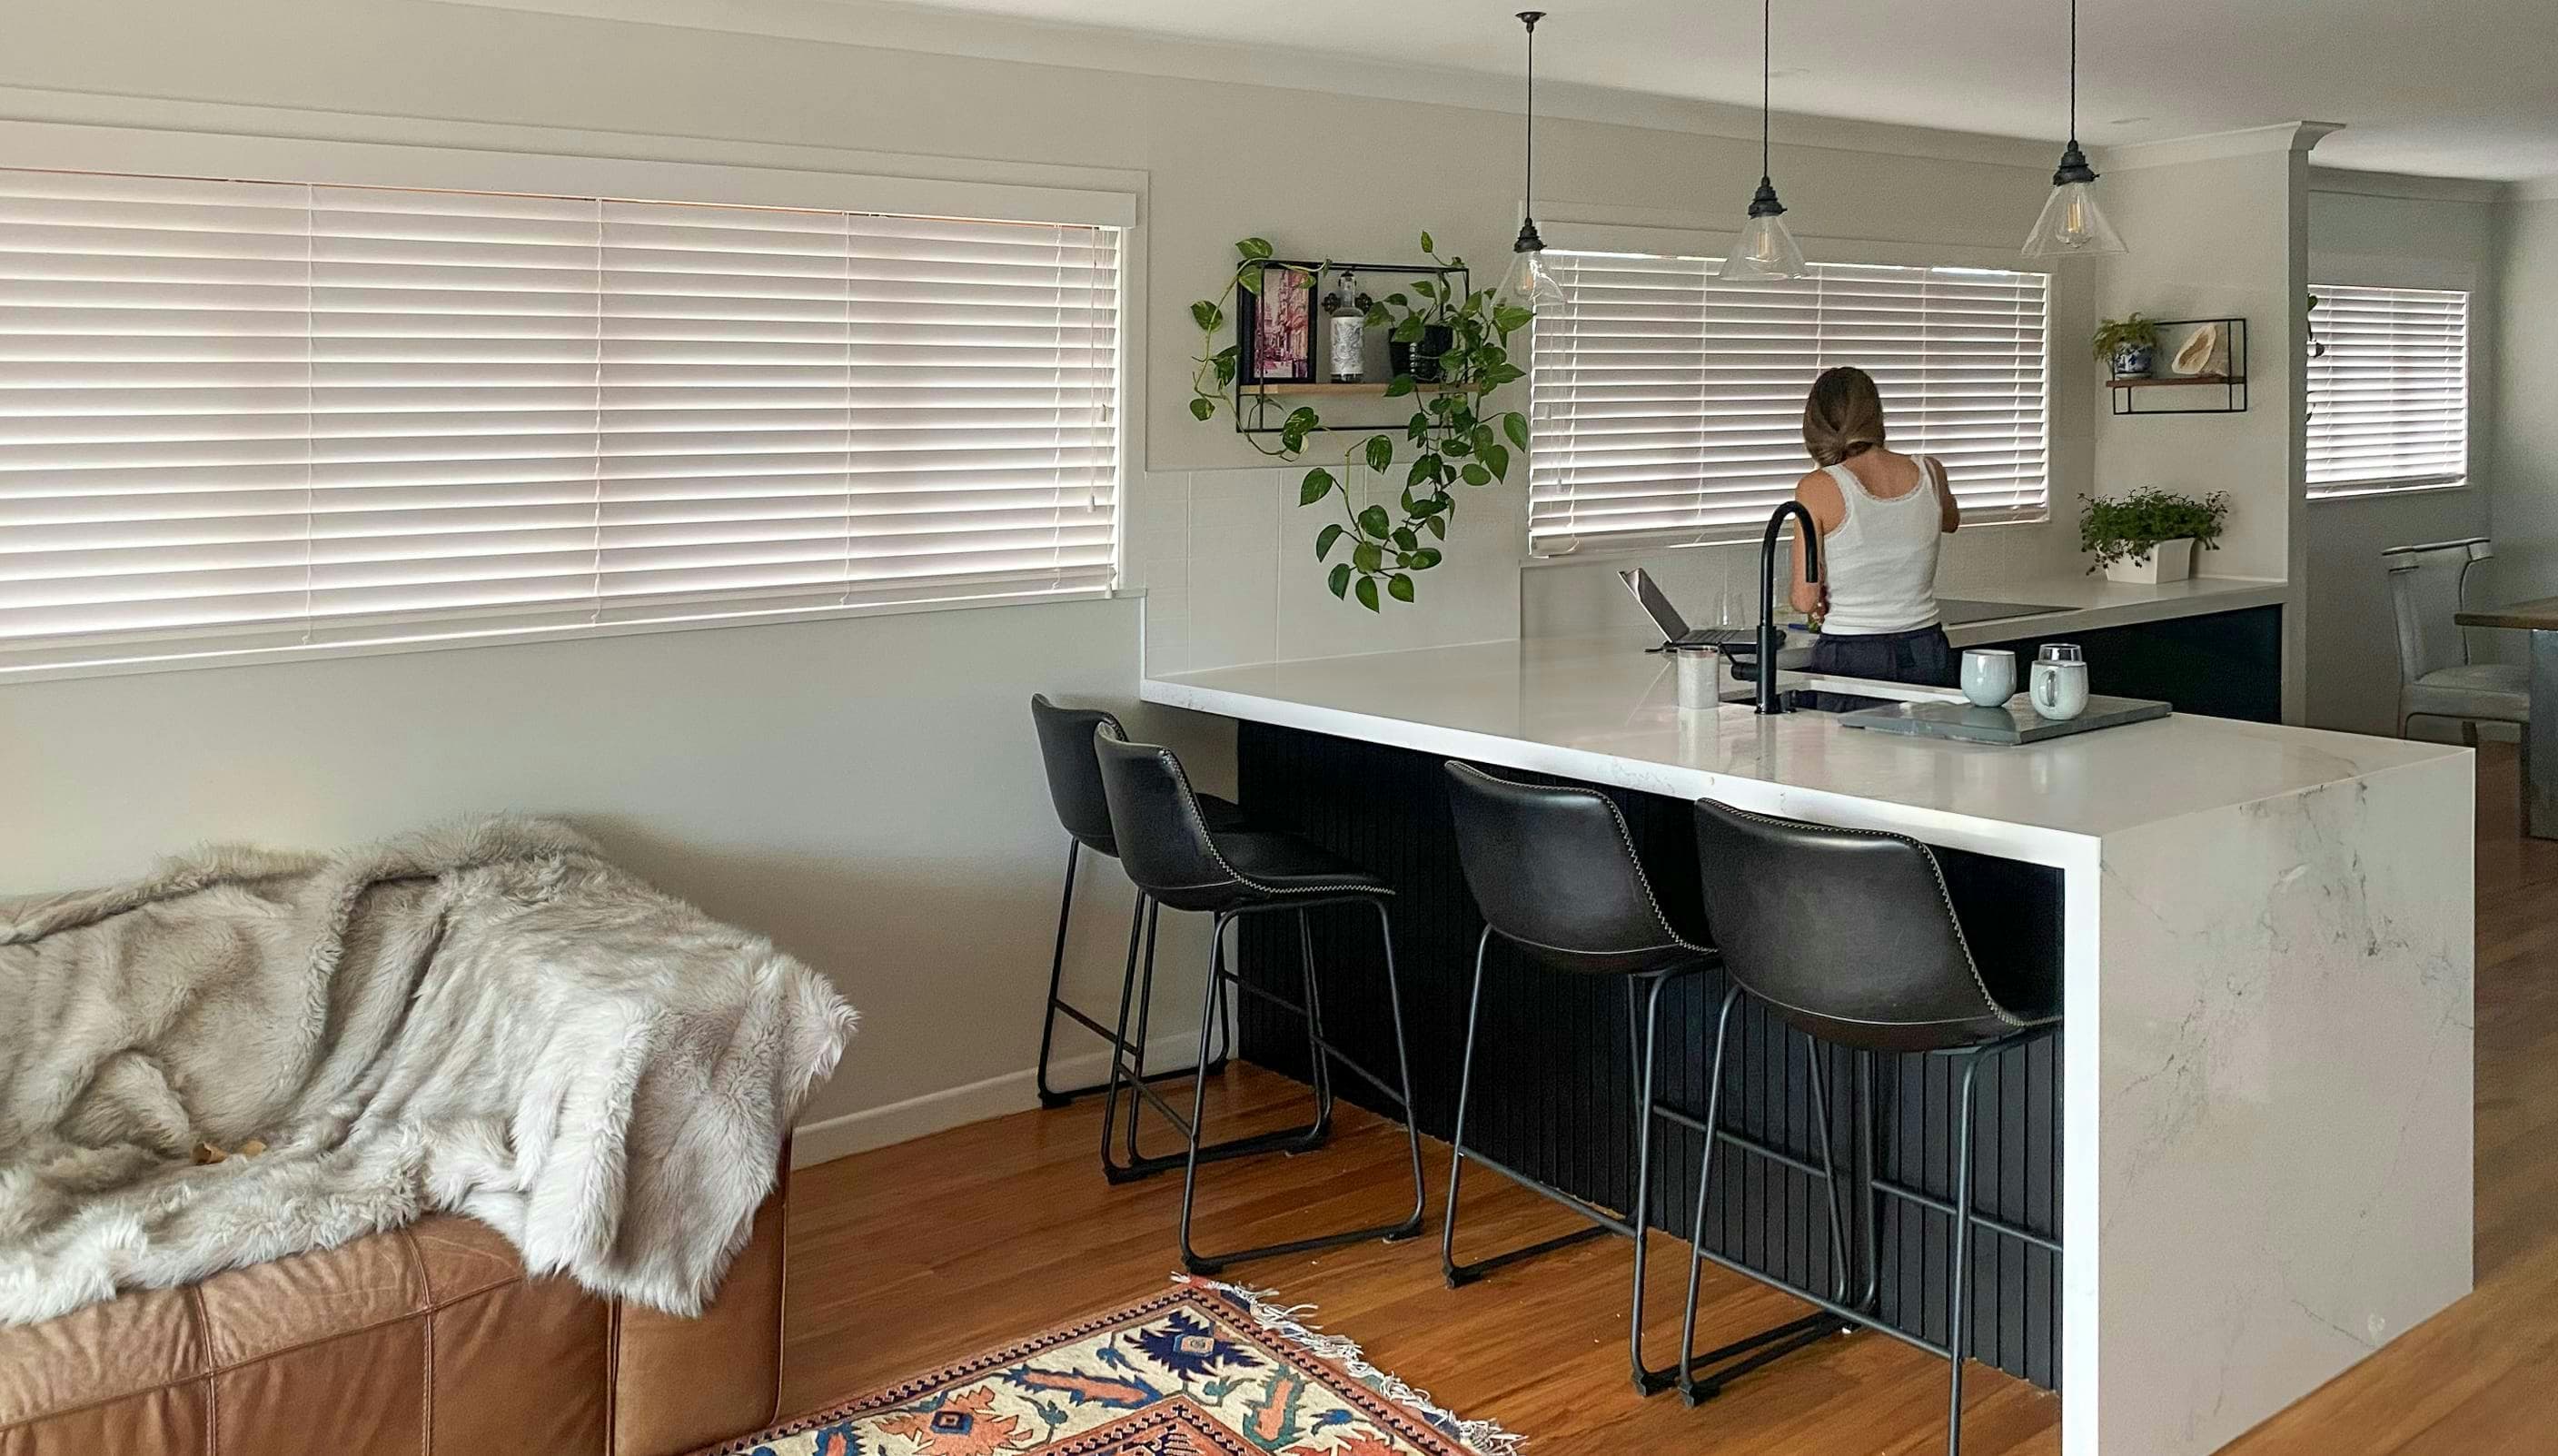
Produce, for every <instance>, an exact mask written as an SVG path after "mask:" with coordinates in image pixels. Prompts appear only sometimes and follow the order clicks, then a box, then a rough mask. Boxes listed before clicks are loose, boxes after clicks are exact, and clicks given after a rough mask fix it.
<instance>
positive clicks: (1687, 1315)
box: [1678, 986, 1847, 1406]
mask: <svg viewBox="0 0 2558 1456" xmlns="http://www.w3.org/2000/svg"><path fill="white" fill-rule="evenodd" d="M1740 999H1741V988H1740V987H1739V986H1731V987H1729V988H1728V989H1726V990H1725V992H1724V995H1723V1010H1722V1011H1721V1013H1719V1014H1718V1015H1717V1016H1716V1018H1715V1023H1714V1060H1713V1062H1712V1064H1711V1067H1712V1077H1713V1084H1712V1086H1710V1087H1709V1088H1708V1089H1707V1091H1706V1099H1705V1120H1704V1122H1703V1123H1702V1124H1701V1125H1702V1128H1703V1131H1704V1135H1705V1151H1704V1154H1703V1156H1702V1157H1700V1158H1699V1159H1698V1161H1697V1171H1696V1220H1695V1223H1694V1224H1693V1225H1692V1226H1691V1227H1690V1230H1689V1234H1688V1253H1687V1300H1686V1304H1685V1307H1684V1308H1683V1309H1682V1310H1681V1312H1680V1317H1679V1356H1680V1359H1679V1366H1678V1386H1679V1395H1680V1397H1681V1398H1682V1399H1684V1400H1686V1401H1687V1403H1688V1404H1690V1405H1692V1406H1693V1405H1700V1404H1703V1403H1704V1402H1706V1401H1708V1400H1711V1399H1713V1398H1714V1397H1715V1396H1717V1395H1719V1394H1721V1393H1723V1387H1724V1385H1726V1384H1727V1383H1730V1382H1732V1381H1735V1380H1738V1379H1740V1378H1741V1377H1743V1376H1745V1375H1748V1374H1750V1373H1751V1372H1752V1371H1755V1370H1758V1369H1760V1368H1761V1367H1763V1366H1767V1365H1772V1364H1774V1363H1776V1361H1779V1360H1782V1359H1784V1358H1785V1357H1786V1356H1788V1355H1791V1354H1793V1353H1794V1352H1795V1351H1797V1350H1801V1349H1805V1348H1807V1347H1809V1346H1812V1345H1817V1344H1819V1343H1820V1342H1821V1341H1823V1340H1826V1339H1828V1338H1830V1337H1831V1336H1832V1335H1835V1334H1837V1333H1839V1332H1840V1331H1841V1330H1842V1329H1845V1328H1847V1324H1846V1322H1845V1321H1844V1320H1842V1319H1841V1318H1840V1317H1839V1316H1838V1315H1836V1314H1834V1313H1832V1312H1831V1311H1828V1310H1825V1309H1815V1310H1813V1311H1812V1312H1811V1313H1810V1314H1807V1315H1804V1316H1802V1317H1801V1318H1799V1319H1793V1320H1788V1321H1786V1322H1785V1323H1783V1324H1781V1325H1776V1326H1773V1327H1771V1328H1769V1329H1765V1330H1761V1331H1759V1332H1758V1333H1757V1334H1755V1335H1745V1336H1743V1337H1742V1338H1741V1339H1738V1340H1735V1341H1733V1342H1732V1343H1730V1344H1728V1345H1724V1346H1721V1347H1719V1348H1717V1349H1714V1350H1709V1351H1707V1352H1705V1353H1704V1354H1702V1355H1697V1354H1693V1353H1691V1352H1693V1351H1694V1350H1695V1349H1696V1296H1697V1275H1698V1273H1699V1272H1700V1271H1701V1269H1702V1268H1703V1266H1704V1263H1705V1214H1706V1206H1707V1201H1708V1199H1709V1198H1711V1197H1712V1194H1713V1177H1714V1151H1715V1146H1716V1144H1718V1143H1719V1142H1721V1141H1722V1140H1723V1138H1724V1133H1723V1132H1722V1131H1721V1127H1722V1122H1721V1116H1722V1109H1723V1058H1724V1053H1725V1051H1726V1050H1727V1049H1728V1048H1729V1046H1730V1043H1731V1033H1732V1009H1733V1007H1734V1006H1735V1005H1737V1004H1738V1003H1739V1002H1740ZM1827 1141H1828V1139H1827V1136H1826V1134H1824V1136H1823V1139H1822V1142H1823V1152H1824V1156H1823V1161H1822V1164H1821V1175H1820V1176H1821V1177H1822V1178H1823V1179H1824V1181H1826V1182H1828V1183H1829V1184H1830V1185H1831V1187H1832V1189H1833V1191H1835V1189H1836V1187H1837V1181H1838V1170H1837V1168H1836V1167H1835V1166H1833V1165H1832V1164H1831V1163H1830V1162H1829V1161H1828V1159H1827ZM1832 1207H1833V1208H1834V1209H1835V1208H1836V1207H1837V1205H1836V1203H1835V1201H1833V1203H1832ZM1833 1233H1834V1234H1835V1233H1836V1231H1835V1230H1833ZM1700 1369H1703V1370H1704V1371H1705V1372H1706V1374H1705V1375H1704V1376H1703V1377H1701V1378H1700V1377H1699V1376H1698V1374H1697V1372H1698V1371H1699V1370H1700Z"/></svg>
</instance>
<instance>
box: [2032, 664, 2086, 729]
mask: <svg viewBox="0 0 2558 1456" xmlns="http://www.w3.org/2000/svg"><path fill="white" fill-rule="evenodd" d="M2034 710H2035V711H2036V712H2038V713H2040V714H2042V715H2043V716H2044V717H2047V718H2051V719H2054V720H2056V721H2059V720H2064V719H2069V718H2075V717H2077V716H2078V715H2079V714H2080V713H2083V712H2085V711H2087V664H2086V663H2084V662H2054V661H2043V662H2037V663H2035V664H2034Z"/></svg>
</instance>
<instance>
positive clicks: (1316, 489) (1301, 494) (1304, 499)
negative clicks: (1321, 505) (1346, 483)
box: [1297, 470, 1341, 530]
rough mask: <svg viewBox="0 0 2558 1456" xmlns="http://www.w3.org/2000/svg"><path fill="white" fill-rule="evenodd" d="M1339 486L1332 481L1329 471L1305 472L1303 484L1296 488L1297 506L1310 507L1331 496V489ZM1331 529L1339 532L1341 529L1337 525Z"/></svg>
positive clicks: (1331, 474) (1336, 482)
mask: <svg viewBox="0 0 2558 1456" xmlns="http://www.w3.org/2000/svg"><path fill="white" fill-rule="evenodd" d="M1339 484H1340V482H1338V481H1336V480H1334V479H1333V473H1332V472H1331V471H1329V470H1310V471H1308V472H1306V480H1305V484H1303V485H1301V486H1299V487H1298V488H1297V504H1298V505H1300V506H1312V505H1314V504H1315V503H1316V502H1318V501H1321V500H1322V499H1324V498H1325V497H1326V496H1329V495H1331V494H1332V493H1333V487H1334V486H1336V485H1339ZM1333 529H1335V530H1340V529H1341V527H1340V526H1338V525H1337V526H1334V527H1333Z"/></svg>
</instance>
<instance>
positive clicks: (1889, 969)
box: [1680, 800, 2061, 1456]
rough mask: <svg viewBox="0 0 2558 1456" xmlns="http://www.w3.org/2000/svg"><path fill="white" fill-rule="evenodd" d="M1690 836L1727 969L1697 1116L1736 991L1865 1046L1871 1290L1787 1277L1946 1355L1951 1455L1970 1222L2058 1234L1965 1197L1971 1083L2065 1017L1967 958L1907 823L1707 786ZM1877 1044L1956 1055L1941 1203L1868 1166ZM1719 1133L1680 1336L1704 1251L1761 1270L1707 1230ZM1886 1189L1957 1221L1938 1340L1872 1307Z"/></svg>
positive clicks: (1814, 1037) (1816, 1050)
mask: <svg viewBox="0 0 2558 1456" xmlns="http://www.w3.org/2000/svg"><path fill="white" fill-rule="evenodd" d="M1696 842H1697V855H1698V861H1699V864H1700V866H1701V867H1702V868H1703V870H1704V880H1705V904H1706V918H1707V920H1708V921H1709V923H1711V924H1712V925H1713V927H1714V932H1715V939H1716V941H1717V943H1718V944H1719V945H1720V946H1721V948H1722V950H1723V956H1724V969H1725V971H1726V973H1727V974H1728V975H1729V976H1730V979H1731V988H1730V990H1728V991H1727V992H1726V993H1725V995H1724V998H1723V1009H1722V1011H1721V1013H1720V1014H1719V1015H1718V1017H1717V1019H1716V1022H1715V1033H1714V1058H1713V1064H1712V1065H1713V1082H1712V1084H1711V1088H1712V1092H1710V1093H1709V1095H1708V1098H1707V1107H1708V1110H1707V1114H1706V1115H1707V1120H1708V1121H1709V1122H1712V1121H1713V1120H1714V1119H1715V1117H1716V1116H1717V1113H1718V1107H1717V1104H1718V1103H1719V1102H1720V1100H1721V1096H1722V1091H1723V1057H1724V1051H1725V1048H1726V1044H1727V1040H1728V1034H1729V1032H1730V1030H1731V1025H1732V1008H1733V1006H1734V1005H1735V1004H1736V1003H1737V1002H1738V1001H1739V1000H1740V998H1741V997H1742V996H1743V995H1745V994H1747V995H1750V996H1753V997H1756V998H1758V999H1759V1000H1760V1001H1761V1002H1762V1003H1764V1004H1765V1005H1767V1006H1768V1007H1769V1008H1770V1009H1771V1010H1773V1011H1774V1012H1775V1013H1776V1015H1777V1016H1778V1017H1779V1018H1781V1019H1783V1020H1784V1021H1785V1022H1786V1023H1787V1024H1788V1025H1790V1026H1792V1027H1794V1028H1795V1029H1796V1030H1798V1031H1800V1032H1802V1033H1803V1034H1804V1036H1805V1037H1806V1038H1807V1039H1808V1040H1809V1041H1810V1042H1811V1044H1812V1048H1813V1058H1812V1061H1813V1066H1814V1068H1815V1069H1817V1068H1818V1066H1819V1064H1820V1062H1821V1060H1822V1058H1821V1056H1820V1048H1821V1046H1822V1045H1823V1044H1824V1043H1826V1044H1828V1045H1830V1046H1835V1047H1845V1048H1849V1049H1852V1050H1854V1051H1856V1052H1857V1053H1859V1054H1860V1057H1861V1061H1860V1064H1859V1065H1860V1075H1859V1078H1858V1082H1859V1092H1860V1095H1859V1098H1858V1107H1857V1128H1858V1133H1857V1135H1858V1140H1859V1158H1860V1162H1861V1163H1862V1164H1863V1167H1862V1168H1861V1169H1860V1171H1861V1172H1862V1173H1863V1175H1864V1186H1865V1196H1864V1200H1863V1209H1864V1214H1863V1218H1862V1219H1861V1220H1860V1222H1861V1224H1862V1226H1863V1228H1864V1238H1863V1239H1862V1248H1861V1252H1862V1254H1863V1257H1864V1264H1865V1279H1866V1284H1865V1289H1864V1292H1863V1293H1862V1294H1861V1295H1860V1296H1859V1298H1858V1300H1857V1302H1856V1304H1855V1305H1853V1306H1851V1305H1849V1304H1847V1303H1844V1302H1842V1301H1839V1300H1836V1299H1829V1300H1824V1299H1821V1298H1819V1297H1818V1296H1816V1295H1811V1294H1806V1293H1803V1292H1802V1291H1800V1290H1789V1291H1788V1292H1791V1293H1793V1294H1795V1295H1796V1296H1797V1297H1799V1298H1802V1299H1806V1300H1809V1301H1811V1302H1812V1303H1813V1304H1815V1305H1817V1306H1819V1307H1820V1308H1821V1309H1823V1310H1825V1311H1827V1312H1829V1313H1830V1314H1833V1315H1837V1316H1839V1317H1841V1318H1843V1319H1846V1320H1849V1321H1852V1322H1854V1323H1855V1324H1858V1325H1863V1326H1865V1327H1867V1328H1870V1329H1876V1330H1880V1331H1882V1332H1883V1333H1885V1334H1887V1335H1890V1336H1892V1337H1893V1338H1895V1339H1898V1340H1901V1341H1903V1342H1905V1343H1907V1344H1910V1345H1915V1346H1917V1347H1918V1348H1919V1349H1921V1350H1924V1351H1926V1352H1928V1353H1929V1354H1931V1355H1935V1356H1938V1357H1941V1358H1943V1359H1944V1360H1945V1361H1946V1362H1947V1364H1948V1366H1949V1367H1950V1371H1951V1377H1950V1393H1949V1396H1948V1400H1947V1413H1946V1421H1945V1450H1946V1452H1947V1456H1959V1453H1960V1451H1961V1450H1962V1439H1963V1362H1964V1360H1965V1358H1966V1356H1967V1354H1968V1347H1967V1345H1966V1343H1965V1342H1966V1337H1967V1334H1968V1330H1967V1317H1968V1315H1969V1312H1970V1304H1969V1300H1970V1298H1971V1234H1972V1230H1973V1229H1974V1228H1976V1227H1977V1228H1983V1229H1987V1230H1989V1231H1990V1232H1992V1233H1996V1234H2001V1235H2005V1236H2008V1237H2012V1238H2021V1239H2024V1240H2026V1241H2029V1242H2031V1243H2034V1244H2036V1245H2038V1246H2040V1247H2044V1248H2048V1249H2051V1250H2054V1251H2056V1252H2057V1251H2059V1249H2060V1247H2061V1245H2060V1244H2059V1243H2058V1242H2056V1241H2054V1240H2052V1239H2048V1238H2043V1237H2041V1236H2040V1235H2036V1234H2033V1233H2031V1232H2029V1231H2027V1230H2023V1229H2019V1228H2016V1227H2015V1226H2013V1225H2009V1224H2005V1223H2002V1222H2000V1221H1998V1220H1995V1219H1991V1218H1987V1217H1985V1216H1983V1215H1981V1214H1979V1213H1978V1212H1976V1211H1975V1210H1974V1209H1973V1208H1972V1125H1973V1121H1974V1117H1975V1112H1976V1106H1975V1102H1974V1098H1973V1084H1974V1080H1975V1078H1976V1077H1977V1075H1978V1073H1979V1071H1980V1064H1981V1058H1982V1057H1983V1056H1984V1055H1988V1054H1992V1053H1997V1052H2002V1051H2005V1050H2007V1049H2008V1048H2010V1047H2014V1046H2018V1045H2021V1044H2023V1043H2025V1042H2028V1041H2032V1040H2035V1039H2037V1038H2041V1037H2048V1036H2052V1035H2055V1034H2056V1033H2057V1031H2058V1029H2059V1026H2060V1021H2061V1015H2060V1009H2059V1006H2058V1001H2057V990H2056V988H2054V987H2050V986H2040V987H2038V986H2034V985H2031V984H2029V983H2028V978H2027V977H2026V976H2024V975H2022V974H2020V973H2019V971H2018V968H2016V967H2012V966H2003V965H1983V964H1980V963H1979V962H1977V961H1975V960H1974V959H1973V956H1972V950H1971V946H1970V944H1969V943H1968V942H1967V941H1966V940H1965V938H1964V935H1963V927H1962V924H1961V922H1960V921H1958V920H1957V919H1956V918H1955V916H1954V903H1953V899H1952V897H1951V895H1950V894H1949V893H1948V892H1947V890H1946V888H1945V876H1944V871H1943V869H1942V868H1941V867H1940V866H1939V865H1938V864H1937V862H1936V856H1935V853H1934V852H1933V851H1932V850H1930V849H1928V847H1927V846H1926V845H1924V844H1921V843H1919V841H1918V840H1916V839H1910V838H1905V837H1903V836H1901V835H1899V834H1885V833H1877V832H1873V831H1870V830H1863V829H1837V828H1829V827H1826V826H1822V825H1817V824H1804V823H1797V822H1795V821H1793V820H1790V819H1777V818H1770V817H1768V816H1766V815H1764V814H1754V813H1748V812H1745V811H1743V810H1740V809H1735V808H1732V807H1729V806H1727V805H1725V804H1720V803H1716V802H1714V801H1711V800H1700V801H1697V805H1696ZM1718 870H1721V871H1724V872H1721V873H1718ZM1881 1054H1924V1055H1928V1056H1939V1057H1953V1058H1959V1059H1960V1060H1961V1064H1962V1090H1961V1101H1960V1103H1959V1108H1958V1112H1957V1120H1956V1132H1955V1137H1954V1196H1953V1199H1952V1201H1951V1202H1950V1203H1948V1202H1947V1201H1945V1200H1942V1199H1938V1198H1935V1197H1934V1196H1932V1195H1930V1194H1928V1193H1926V1192H1925V1191H1924V1190H1921V1189H1917V1188H1912V1187H1909V1186H1906V1185H1903V1184H1899V1183H1894V1182H1889V1181H1886V1180H1884V1179H1882V1178H1879V1177H1877V1176H1876V1175H1875V1173H1874V1105H1873V1103H1874V1099H1873V1088H1872V1083H1873V1066H1874V1061H1875V1058H1876V1057H1877V1056H1878V1055H1881ZM1820 1120H1821V1133H1820V1138H1819V1143H1820V1162H1821V1172H1822V1175H1823V1176H1824V1177H1827V1178H1828V1179H1829V1180H1830V1182H1831V1186H1832V1188H1833V1189H1835V1187H1836V1175H1835V1170H1834V1167H1833V1165H1832V1160H1831V1157H1830V1150H1829V1128H1828V1117H1827V1114H1826V1110H1825V1109H1824V1110H1822V1111H1821V1113H1820ZM1715 1141H1716V1140H1715V1139H1709V1140H1708V1142H1707V1145H1706V1156H1705V1158H1704V1159H1703V1160H1702V1165H1701V1166H1700V1167H1699V1168H1698V1169H1697V1206H1696V1223H1695V1226H1694V1228H1693V1229H1692V1230H1691V1231H1690V1248H1689V1254H1688V1287H1687V1308H1686V1312H1685V1316H1684V1322H1683V1329H1682V1335H1681V1339H1682V1342H1683V1344H1686V1345H1692V1344H1693V1342H1694V1340H1695V1331H1696V1297H1697V1273H1698V1269H1699V1267H1700V1265H1702V1264H1703V1262H1704V1261H1706V1260H1708V1259H1711V1260H1713V1261H1714V1262H1715V1263H1718V1264H1721V1265H1723V1266H1724V1267H1726V1268H1729V1269H1732V1270H1734V1271H1735V1272H1737V1273H1742V1274H1748V1275H1750V1276H1751V1277H1753V1278H1758V1277H1762V1276H1761V1275H1759V1274H1757V1273H1756V1272H1755V1271H1753V1270H1751V1269H1749V1268H1746V1267H1744V1266H1743V1265H1741V1264H1740V1263H1738V1262H1736V1261H1735V1260H1733V1259H1730V1258H1726V1257H1725V1256H1724V1255H1722V1254H1721V1253H1718V1252H1716V1251H1714V1250H1712V1249H1709V1248H1707V1247H1706V1246H1705V1211H1706V1206H1707V1194H1708V1191H1709V1190H1708V1185H1709V1183H1710V1181H1711V1179H1712V1177H1713V1174H1714V1142H1715ZM1887 1197H1891V1198H1899V1199H1902V1200H1904V1201H1907V1202H1910V1203H1913V1204H1917V1205H1919V1206H1920V1207H1924V1208H1929V1209H1933V1210H1935V1211H1937V1212H1939V1213H1942V1214H1945V1215H1947V1216H1948V1217H1950V1218H1951V1219H1952V1221H1953V1226H1954V1247H1953V1259H1952V1265H1953V1266H1952V1270H1951V1275H1950V1279H1951V1289H1950V1290H1949V1294H1948V1302H1947V1304H1946V1340H1945V1343H1944V1344H1943V1345H1937V1344H1935V1343H1934V1342H1932V1341H1929V1340H1927V1339H1925V1338H1923V1337H1921V1336H1918V1335H1913V1334H1910V1333H1909V1332H1907V1331H1904V1330H1901V1329H1898V1328H1895V1327H1893V1326H1891V1325H1888V1324H1885V1323H1884V1322H1883V1320H1882V1318H1881V1315H1880V1303H1879V1299H1878V1293H1879V1287H1880V1277H1881V1269H1880V1263H1881V1259H1880V1252H1879V1250H1878V1248H1877V1246H1876V1241H1877V1240H1876V1232H1875V1228H1876V1222H1877V1220H1876V1213H1877V1210H1878V1208H1879V1206H1880V1200H1882V1199H1883V1198H1887ZM1830 1221H1831V1234H1832V1238H1834V1239H1835V1238H1838V1237H1839V1216H1838V1203H1837V1201H1836V1200H1835V1198H1834V1199H1833V1200H1832V1202H1831V1205H1830ZM1754 1364H1755V1363H1754ZM1742 1373H1743V1369H1742V1368H1734V1369H1731V1370H1725V1371H1718V1372H1715V1373H1713V1374H1711V1375H1709V1376H1707V1377H1706V1378H1704V1379H1702V1380H1700V1379H1697V1378H1696V1377H1695V1375H1694V1372H1693V1371H1692V1370H1691V1371H1689V1372H1688V1373H1687V1374H1686V1375H1685V1376H1684V1377H1683V1378H1682V1380H1681V1382H1680V1388H1681V1390H1682V1391H1683V1392H1684V1393H1685V1394H1686V1396H1687V1398H1688V1401H1689V1403H1690V1404H1695V1403H1697V1402H1698V1401H1701V1400H1705V1399H1710V1398H1712V1397H1713V1395H1714V1394H1715V1393H1716V1392H1717V1391H1719V1390H1720V1389H1721V1387H1722V1384H1723V1383H1724V1382H1726V1381H1729V1380H1731V1379H1732V1378H1733V1377H1735V1376H1738V1375H1740V1374H1742Z"/></svg>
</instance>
